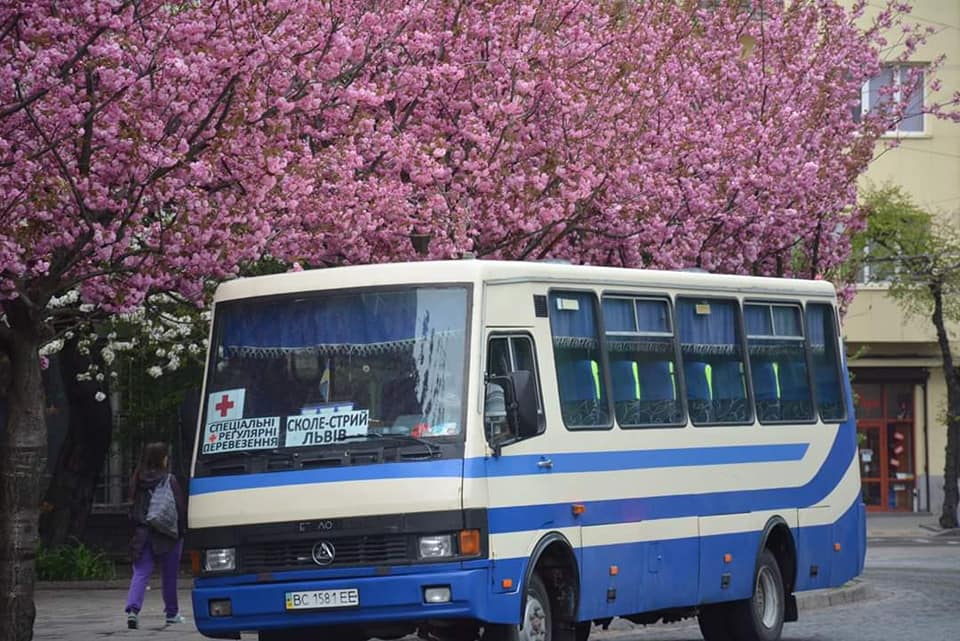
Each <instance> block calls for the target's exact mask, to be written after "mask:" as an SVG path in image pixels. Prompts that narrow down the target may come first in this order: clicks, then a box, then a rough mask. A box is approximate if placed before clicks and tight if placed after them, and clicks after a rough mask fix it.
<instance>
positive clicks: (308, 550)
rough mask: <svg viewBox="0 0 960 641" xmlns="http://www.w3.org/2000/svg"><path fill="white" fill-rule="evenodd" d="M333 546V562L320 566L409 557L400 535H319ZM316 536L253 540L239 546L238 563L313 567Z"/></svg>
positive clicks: (390, 561)
mask: <svg viewBox="0 0 960 641" xmlns="http://www.w3.org/2000/svg"><path fill="white" fill-rule="evenodd" d="M323 540H326V541H329V542H330V543H332V544H333V545H334V546H335V548H336V554H335V556H334V558H333V563H330V564H328V565H325V566H323V567H341V566H345V565H387V564H394V563H405V562H407V561H412V560H413V559H412V558H410V556H411V555H410V554H408V550H409V547H408V544H407V537H406V536H404V535H392V536H391V535H386V536H350V537H343V538H329V539H323ZM319 541H320V539H316V540H314V539H311V540H306V541H278V542H271V543H253V544H247V545H244V546H243V547H242V548H241V556H240V564H241V566H242V568H243V570H246V571H270V570H282V569H296V568H308V567H312V568H316V567H318V566H317V564H316V563H314V561H313V546H314V545H315V544H316V543H317V542H319Z"/></svg>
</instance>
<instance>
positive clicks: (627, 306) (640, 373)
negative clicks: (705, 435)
mask: <svg viewBox="0 0 960 641" xmlns="http://www.w3.org/2000/svg"><path fill="white" fill-rule="evenodd" d="M601 309H602V310H603V327H604V331H605V332H606V334H607V341H606V345H607V358H608V359H609V362H610V383H611V388H610V389H611V393H612V394H613V407H614V410H615V412H616V416H617V422H618V423H620V426H621V427H656V426H665V425H678V426H679V425H682V421H683V404H682V403H681V402H680V398H679V396H678V395H677V387H678V386H677V378H676V372H677V363H676V351H675V348H674V343H673V323H672V322H671V319H670V305H669V302H668V301H667V300H666V299H656V298H634V297H629V296H615V295H611V296H604V297H603V302H602V307H601Z"/></svg>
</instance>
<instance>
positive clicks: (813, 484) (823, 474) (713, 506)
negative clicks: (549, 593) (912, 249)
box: [487, 428, 856, 534]
mask: <svg viewBox="0 0 960 641" xmlns="http://www.w3.org/2000/svg"><path fill="white" fill-rule="evenodd" d="M855 447H856V446H855V441H854V438H853V437H852V435H851V434H850V431H849V430H845V429H842V428H841V429H840V430H838V431H837V437H836V439H835V440H834V443H833V446H832V447H831V448H830V452H829V453H828V454H827V458H826V460H825V461H824V463H823V465H822V466H821V467H820V469H819V470H818V471H817V473H816V475H814V477H813V478H812V479H811V480H810V481H809V482H807V483H806V484H805V485H801V486H797V487H785V488H772V489H755V490H732V491H727V492H711V493H706V494H671V495H668V496H652V497H634V498H625V499H608V500H599V501H576V500H575V499H574V500H572V501H563V502H560V503H549V504H542V505H523V506H515V507H513V506H511V507H499V508H491V509H490V510H488V512H487V515H488V522H489V527H490V532H491V533H493V534H497V533H504V532H522V531H526V530H540V529H548V528H562V527H573V526H578V525H582V526H591V525H602V524H606V523H629V522H636V521H645V520H652V519H669V518H681V517H687V516H704V515H720V514H740V513H745V512H758V511H762V510H774V509H779V508H783V507H784V506H792V507H797V508H804V507H808V506H811V505H815V504H816V503H818V502H819V501H820V500H822V499H823V498H824V497H825V496H827V495H828V494H829V493H830V492H831V491H832V490H833V489H834V488H835V487H836V486H837V484H838V483H839V482H840V480H841V479H842V478H843V475H844V474H845V473H846V471H847V468H848V467H849V464H850V459H851V457H852V456H853V454H854V449H855ZM721 473H722V472H721ZM572 502H576V503H580V504H583V505H584V507H585V508H586V511H585V512H584V514H583V515H582V516H580V517H575V516H574V515H573V513H572V511H571V509H570V505H571V503H572Z"/></svg>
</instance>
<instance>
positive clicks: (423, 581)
mask: <svg viewBox="0 0 960 641" xmlns="http://www.w3.org/2000/svg"><path fill="white" fill-rule="evenodd" d="M198 583H201V582H199V581H198ZM443 586H448V587H449V589H450V600H449V601H448V602H445V603H427V602H425V594H424V593H425V590H426V588H434V587H443ZM489 586H490V575H489V572H488V569H487V568H478V569H457V570H449V571H442V572H423V573H415V574H405V575H395V576H375V577H371V576H367V577H359V578H337V579H322V580H293V581H282V580H280V577H277V580H276V581H274V582H270V583H241V584H231V585H203V584H202V583H201V584H200V585H197V586H196V587H194V589H193V613H194V618H195V620H196V624H197V629H198V630H200V632H202V633H203V634H205V635H208V636H212V637H220V638H238V637H237V633H239V632H240V631H241V630H242V631H252V630H277V629H284V628H303V627H323V626H339V625H360V626H362V625H364V624H371V625H376V624H383V623H391V622H396V623H401V622H417V621H426V620H435V619H482V618H484V616H485V615H486V614H487V613H486V612H484V610H486V607H487V606H488V605H489V604H488V602H487V599H488V598H489V596H490V593H489ZM351 588H352V589H356V590H357V591H358V593H359V604H358V605H356V606H349V607H340V608H324V609H315V610H287V609H286V596H287V593H288V592H306V591H311V590H349V589H351ZM225 599H229V600H230V610H231V612H232V613H231V615H230V616H211V607H212V606H211V602H212V601H221V602H222V601H223V600H225Z"/></svg>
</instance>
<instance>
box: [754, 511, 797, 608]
mask: <svg viewBox="0 0 960 641" xmlns="http://www.w3.org/2000/svg"><path fill="white" fill-rule="evenodd" d="M764 550H770V553H771V554H773V556H774V558H775V559H776V560H777V565H778V566H779V569H780V574H781V576H782V578H783V594H784V596H785V599H786V603H785V605H786V612H785V620H786V621H796V620H797V601H796V597H795V596H794V590H795V588H796V585H797V544H796V541H795V540H794V538H793V533H792V532H791V531H790V526H788V525H787V522H786V521H784V520H783V518H781V517H779V516H775V517H772V518H771V519H770V520H769V521H767V525H766V527H764V529H763V535H762V536H761V538H760V546H759V547H758V549H757V566H758V567H759V563H760V556H761V555H762V554H763V551H764Z"/></svg>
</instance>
